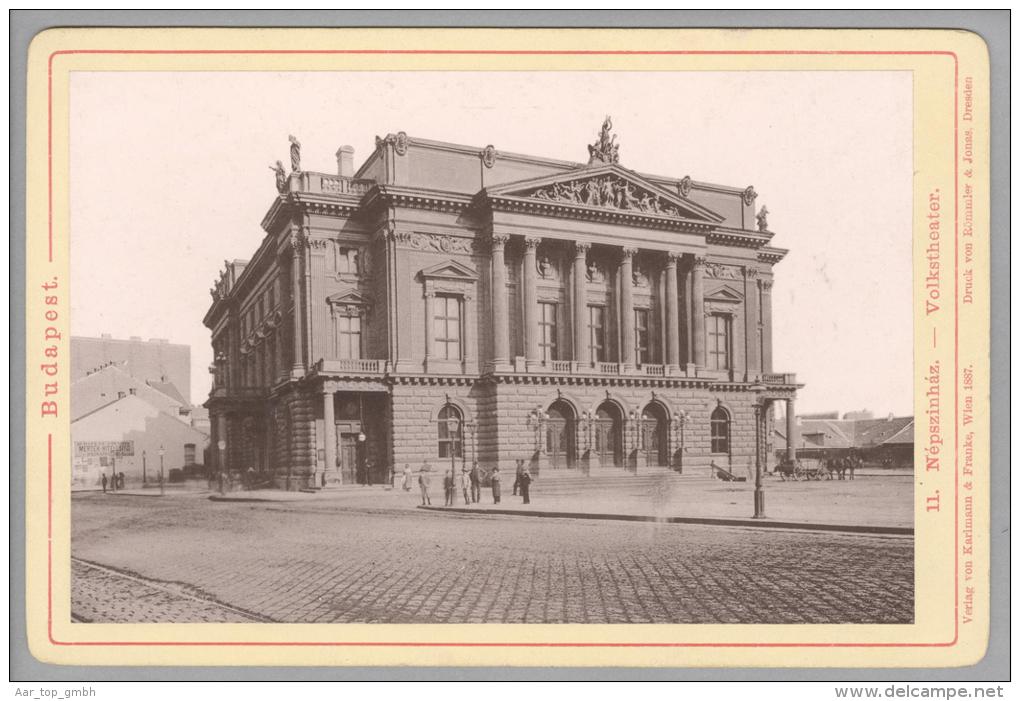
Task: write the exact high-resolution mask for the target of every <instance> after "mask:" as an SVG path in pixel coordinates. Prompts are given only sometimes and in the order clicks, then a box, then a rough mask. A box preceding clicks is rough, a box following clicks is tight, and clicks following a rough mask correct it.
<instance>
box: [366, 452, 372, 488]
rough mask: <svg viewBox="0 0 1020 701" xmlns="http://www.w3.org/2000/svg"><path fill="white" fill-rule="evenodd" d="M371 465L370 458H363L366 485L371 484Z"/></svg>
mask: <svg viewBox="0 0 1020 701" xmlns="http://www.w3.org/2000/svg"><path fill="white" fill-rule="evenodd" d="M372 467H373V465H372V460H371V459H366V460H365V484H366V485H368V486H372Z"/></svg>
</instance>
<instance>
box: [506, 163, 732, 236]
mask: <svg viewBox="0 0 1020 701" xmlns="http://www.w3.org/2000/svg"><path fill="white" fill-rule="evenodd" d="M486 192H487V194H488V196H489V198H490V199H504V198H514V199H526V200H539V201H542V202H545V203H550V204H559V205H564V206H570V207H585V208H592V209H593V210H596V211H599V210H607V209H608V210H616V211H621V212H625V213H628V214H633V215H647V216H658V217H667V218H673V219H681V220H686V221H692V222H698V223H703V224H718V223H720V222H722V221H723V219H724V217H722V216H721V215H719V214H716V213H715V212H713V211H712V210H710V209H708V208H707V207H703V206H702V205H700V204H697V203H695V202H692V201H691V200H688V199H685V198H683V197H681V196H680V194H679V193H678V192H671V191H669V190H666V189H664V188H663V187H661V186H659V185H657V184H655V183H653V182H651V181H649V180H647V179H645V178H643V177H641V176H640V175H638V174H637V173H634V172H633V171H630V170H627V169H626V168H622V167H621V166H619V165H615V164H612V165H604V166H599V167H597V168H583V169H576V170H571V171H567V172H565V173H557V174H556V175H547V176H543V177H541V178H533V179H531V180H519V181H517V182H512V183H505V184H503V185H497V186H496V187H493V188H487V190H486Z"/></svg>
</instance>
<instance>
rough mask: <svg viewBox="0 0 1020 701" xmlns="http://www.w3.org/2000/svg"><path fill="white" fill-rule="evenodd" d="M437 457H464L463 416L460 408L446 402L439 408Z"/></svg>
mask: <svg viewBox="0 0 1020 701" xmlns="http://www.w3.org/2000/svg"><path fill="white" fill-rule="evenodd" d="M438 430H439V457H441V458H448V457H450V456H451V455H452V456H453V457H456V458H461V457H464V416H463V415H462V414H461V413H460V409H458V408H457V407H455V406H454V405H452V404H447V405H446V406H444V407H443V408H442V409H440V410H439V420H438Z"/></svg>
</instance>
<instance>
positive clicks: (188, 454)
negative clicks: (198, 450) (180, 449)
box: [184, 443, 195, 465]
mask: <svg viewBox="0 0 1020 701" xmlns="http://www.w3.org/2000/svg"><path fill="white" fill-rule="evenodd" d="M184 464H185V465H194V464H195V444H194V443H185V444H184Z"/></svg>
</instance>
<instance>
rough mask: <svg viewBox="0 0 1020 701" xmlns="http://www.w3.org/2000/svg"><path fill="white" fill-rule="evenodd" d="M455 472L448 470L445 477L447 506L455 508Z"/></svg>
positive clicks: (444, 486)
mask: <svg viewBox="0 0 1020 701" xmlns="http://www.w3.org/2000/svg"><path fill="white" fill-rule="evenodd" d="M454 488H455V485H454V482H453V470H448V471H447V472H446V475H445V476H444V477H443V491H444V492H445V493H446V506H453V490H454Z"/></svg>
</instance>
